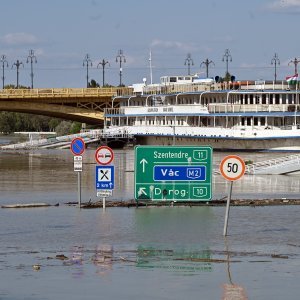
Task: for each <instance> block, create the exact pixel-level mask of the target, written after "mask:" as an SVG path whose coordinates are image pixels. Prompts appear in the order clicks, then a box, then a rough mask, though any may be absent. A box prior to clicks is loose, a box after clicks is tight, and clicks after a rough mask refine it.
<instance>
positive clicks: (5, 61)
mask: <svg viewBox="0 0 300 300" xmlns="http://www.w3.org/2000/svg"><path fill="white" fill-rule="evenodd" d="M0 61H1V62H2V88H3V89H4V79H5V76H4V68H5V66H6V68H8V62H7V60H6V55H4V54H3V55H1V59H0Z"/></svg>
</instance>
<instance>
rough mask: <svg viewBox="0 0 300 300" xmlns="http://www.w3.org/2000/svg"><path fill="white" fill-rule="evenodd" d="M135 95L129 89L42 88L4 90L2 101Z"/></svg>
mask: <svg viewBox="0 0 300 300" xmlns="http://www.w3.org/2000/svg"><path fill="white" fill-rule="evenodd" d="M132 93H133V89H132V88H128V87H109V88H42V89H2V90H0V99H10V98H12V99H15V98H31V99H32V98H60V97H61V98H69V97H94V98H97V97H113V96H127V95H131V94H132Z"/></svg>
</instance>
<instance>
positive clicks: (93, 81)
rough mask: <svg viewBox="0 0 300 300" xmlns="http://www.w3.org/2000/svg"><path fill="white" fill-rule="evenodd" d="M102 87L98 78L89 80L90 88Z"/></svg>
mask: <svg viewBox="0 0 300 300" xmlns="http://www.w3.org/2000/svg"><path fill="white" fill-rule="evenodd" d="M97 87H100V85H99V83H97V82H96V80H94V79H92V80H91V82H89V88H97Z"/></svg>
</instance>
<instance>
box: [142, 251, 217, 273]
mask: <svg viewBox="0 0 300 300" xmlns="http://www.w3.org/2000/svg"><path fill="white" fill-rule="evenodd" d="M136 266H137V267H140V268H150V269H165V270H169V271H171V272H180V273H185V274H186V275H193V274H196V273H198V272H211V271H212V264H211V252H210V250H209V249H203V250H197V251H195V250H193V251H191V250H188V249H156V248H154V247H144V246H142V245H141V246H139V247H138V249H137V264H136Z"/></svg>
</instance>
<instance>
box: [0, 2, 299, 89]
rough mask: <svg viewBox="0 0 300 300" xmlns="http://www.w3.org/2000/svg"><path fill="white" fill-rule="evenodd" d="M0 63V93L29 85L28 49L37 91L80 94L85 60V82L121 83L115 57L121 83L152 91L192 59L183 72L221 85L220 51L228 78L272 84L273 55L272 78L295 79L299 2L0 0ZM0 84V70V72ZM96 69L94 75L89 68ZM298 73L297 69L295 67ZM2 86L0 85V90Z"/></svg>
mask: <svg viewBox="0 0 300 300" xmlns="http://www.w3.org/2000/svg"><path fill="white" fill-rule="evenodd" d="M0 3H1V6H0V7H1V18H0V55H5V56H6V60H7V62H8V64H9V66H8V67H7V68H6V67H5V69H4V72H5V84H16V81H17V70H16V66H15V63H16V61H17V60H19V61H20V62H22V63H23V64H22V65H21V66H20V69H19V84H21V85H25V86H30V85H31V77H30V72H31V71H30V63H26V61H27V57H28V55H29V50H34V54H35V56H36V59H37V63H34V64H33V72H34V87H36V88H46V87H47V88H52V87H53V88H82V87H85V86H86V71H87V70H86V65H85V66H83V61H84V58H85V56H86V54H89V57H90V59H91V61H92V66H90V67H89V80H91V79H94V80H96V81H97V82H98V83H100V84H102V66H101V65H99V62H100V61H102V60H103V59H104V60H105V61H108V62H109V65H108V64H107V65H106V66H105V82H106V83H108V84H111V85H118V84H119V81H120V79H119V63H117V62H116V57H117V55H118V51H119V50H120V49H122V50H123V54H124V56H125V59H126V63H123V64H122V83H124V84H125V85H131V84H133V83H137V82H142V80H143V78H146V79H147V83H150V68H149V53H150V50H151V53H152V71H153V82H159V78H160V76H165V75H185V74H187V73H188V67H187V65H185V60H186V58H187V55H188V53H190V55H191V58H192V60H193V63H194V64H193V65H191V73H193V74H194V73H198V74H200V76H203V77H205V74H206V69H205V67H204V66H203V65H202V66H200V65H201V63H202V62H203V61H205V60H206V59H209V60H211V61H213V63H214V64H210V66H209V76H210V77H215V76H224V74H225V72H226V62H224V61H222V59H223V56H224V54H225V51H226V49H228V50H229V51H230V55H231V58H232V61H229V63H228V70H229V72H230V73H231V74H232V75H234V76H235V78H236V80H247V79H248V80H261V79H262V80H273V79H274V73H275V65H274V64H273V65H272V64H271V61H272V59H273V58H274V55H275V53H277V55H278V58H279V60H280V65H279V64H277V79H278V80H284V79H285V77H286V76H289V75H293V74H294V64H293V63H290V64H289V62H290V61H291V60H294V59H295V58H297V59H299V60H300V35H299V25H300V0H251V1H249V0H227V1H224V0H207V1H203V0H189V1H180V0H151V1H149V0H148V1H144V0H126V1H121V0H51V1H50V0H1V2H0ZM0 66H1V79H2V63H1V65H0ZM97 66H98V68H97ZM299 68H300V64H299ZM0 87H2V80H1V85H0Z"/></svg>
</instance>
